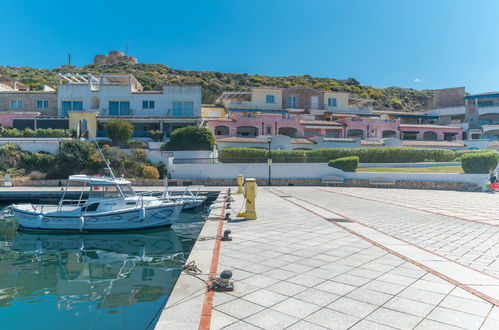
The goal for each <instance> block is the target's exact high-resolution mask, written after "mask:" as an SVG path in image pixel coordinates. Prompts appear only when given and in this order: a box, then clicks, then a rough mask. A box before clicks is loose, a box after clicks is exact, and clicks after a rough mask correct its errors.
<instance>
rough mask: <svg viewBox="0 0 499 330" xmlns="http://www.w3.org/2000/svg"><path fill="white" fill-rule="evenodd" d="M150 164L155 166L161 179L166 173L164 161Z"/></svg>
mask: <svg viewBox="0 0 499 330" xmlns="http://www.w3.org/2000/svg"><path fill="white" fill-rule="evenodd" d="M151 166H154V167H156V169H157V170H158V173H159V178H160V179H163V178H164V176H165V173H166V165H165V163H163V162H159V163H156V164H152V165H151Z"/></svg>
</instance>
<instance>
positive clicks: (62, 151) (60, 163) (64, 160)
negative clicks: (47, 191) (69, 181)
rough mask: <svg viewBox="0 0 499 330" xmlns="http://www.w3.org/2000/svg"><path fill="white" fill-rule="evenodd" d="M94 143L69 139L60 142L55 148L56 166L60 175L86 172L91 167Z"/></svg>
mask: <svg viewBox="0 0 499 330" xmlns="http://www.w3.org/2000/svg"><path fill="white" fill-rule="evenodd" d="M94 153H95V145H94V144H93V143H89V142H85V141H81V140H70V141H64V142H62V143H61V146H60V147H59V149H58V150H57V155H56V159H57V167H58V172H59V175H60V177H62V178H65V177H67V176H68V175H70V174H78V173H80V172H88V170H89V168H92V165H93V164H94V162H93V158H92V156H93V154H94Z"/></svg>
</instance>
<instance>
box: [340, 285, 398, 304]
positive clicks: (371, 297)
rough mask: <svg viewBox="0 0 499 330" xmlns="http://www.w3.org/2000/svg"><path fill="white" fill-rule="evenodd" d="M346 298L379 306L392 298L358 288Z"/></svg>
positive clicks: (388, 295) (385, 294) (384, 294)
mask: <svg viewBox="0 0 499 330" xmlns="http://www.w3.org/2000/svg"><path fill="white" fill-rule="evenodd" d="M346 297H348V298H351V299H355V300H359V301H363V302H366V303H368V304H372V305H378V306H381V305H383V304H384V303H385V302H387V301H388V300H390V299H391V298H392V297H393V296H392V295H390V294H387V293H382V292H377V291H373V290H369V289H364V288H358V289H356V290H354V291H352V292H350V293H349V294H347V295H346Z"/></svg>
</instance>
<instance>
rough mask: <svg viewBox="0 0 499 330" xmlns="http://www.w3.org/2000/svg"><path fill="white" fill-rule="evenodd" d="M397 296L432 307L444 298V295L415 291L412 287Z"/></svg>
mask: <svg viewBox="0 0 499 330" xmlns="http://www.w3.org/2000/svg"><path fill="white" fill-rule="evenodd" d="M397 296H398V297H403V298H407V299H411V300H415V301H420V302H423V303H427V304H433V305H438V304H439V303H440V301H442V300H443V299H444V298H445V295H444V294H441V293H436V292H431V291H427V290H421V289H415V288H412V287H408V288H407V289H405V290H403V291H402V292H400V293H399V294H398V295H397Z"/></svg>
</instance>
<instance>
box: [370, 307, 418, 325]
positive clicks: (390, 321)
mask: <svg viewBox="0 0 499 330" xmlns="http://www.w3.org/2000/svg"><path fill="white" fill-rule="evenodd" d="M367 320H370V321H373V322H376V323H380V324H384V325H388V326H391V327H395V328H398V329H412V328H414V327H415V326H416V325H417V324H418V323H419V322H420V321H421V320H422V318H420V317H417V316H414V315H409V314H406V313H402V312H398V311H394V310H391V309H387V308H383V307H381V308H379V309H377V310H376V311H374V312H373V313H372V314H370V315H369V316H368V317H367Z"/></svg>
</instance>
